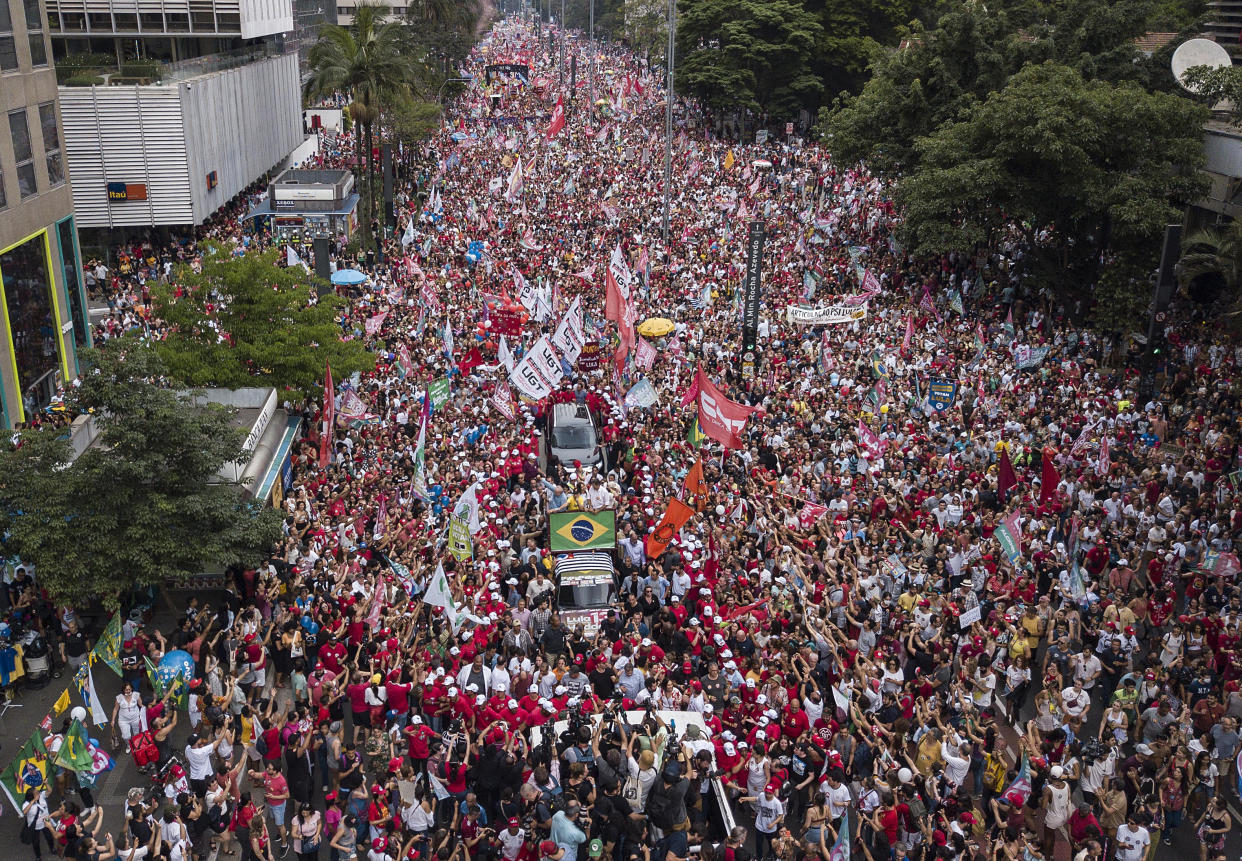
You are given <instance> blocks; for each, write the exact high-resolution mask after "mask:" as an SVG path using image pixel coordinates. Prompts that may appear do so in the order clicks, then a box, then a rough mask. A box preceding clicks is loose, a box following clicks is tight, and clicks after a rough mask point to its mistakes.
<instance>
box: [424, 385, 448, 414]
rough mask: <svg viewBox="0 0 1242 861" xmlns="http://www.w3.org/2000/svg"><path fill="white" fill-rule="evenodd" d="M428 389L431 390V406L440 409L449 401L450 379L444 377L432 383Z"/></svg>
mask: <svg viewBox="0 0 1242 861" xmlns="http://www.w3.org/2000/svg"><path fill="white" fill-rule="evenodd" d="M428 391H430V392H431V406H432V407H433V408H434V409H437V410H438V409H440V407H442V406H444V405H445V404H446V403H448V399H449V379H448V377H442V378H440V379H438V380H436V381H435V382H434V383H432V384H431V386H430V387H429V389H428Z"/></svg>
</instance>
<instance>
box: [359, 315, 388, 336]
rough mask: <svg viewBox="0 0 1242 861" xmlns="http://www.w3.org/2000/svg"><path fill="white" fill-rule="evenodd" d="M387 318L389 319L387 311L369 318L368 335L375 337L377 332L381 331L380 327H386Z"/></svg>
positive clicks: (367, 323) (367, 324)
mask: <svg viewBox="0 0 1242 861" xmlns="http://www.w3.org/2000/svg"><path fill="white" fill-rule="evenodd" d="M387 317H388V312H387V311H385V312H384V313H382V314H376V315H375V316H374V317H368V318H367V322H366V324H365V326H366V331H367V334H368V335H374V334H375V333H376V332H378V331H379V330H380V326H383V325H384V320H385V318H387Z"/></svg>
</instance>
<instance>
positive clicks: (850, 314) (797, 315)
mask: <svg viewBox="0 0 1242 861" xmlns="http://www.w3.org/2000/svg"><path fill="white" fill-rule="evenodd" d="M866 316H867V306H866V305H863V306H862V307H860V308H856V307H853V306H851V305H824V306H821V307H819V308H805V307H803V306H801V305H790V306H789V310H788V311H786V317H787V318H788V320H789V322H790V323H793V324H794V325H797V326H826V325H829V324H831V323H853V322H854V321H856V320H861V319H863V318H864V317H866Z"/></svg>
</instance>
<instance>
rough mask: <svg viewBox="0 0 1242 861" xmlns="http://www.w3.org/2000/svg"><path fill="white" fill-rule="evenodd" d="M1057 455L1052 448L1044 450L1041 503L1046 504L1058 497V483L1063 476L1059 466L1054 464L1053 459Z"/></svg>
mask: <svg viewBox="0 0 1242 861" xmlns="http://www.w3.org/2000/svg"><path fill="white" fill-rule="evenodd" d="M1054 457H1056V452H1055V451H1053V450H1052V449H1051V448H1046V449H1044V450H1043V465H1042V467H1041V468H1040V475H1039V482H1040V483H1039V504H1040V505H1044V504H1046V503H1048V502H1051V501H1052V500H1053V499H1055V498H1056V495H1057V485H1059V484H1060V483H1061V476H1060V475H1059V474H1058V473H1057V468H1056V467H1055V466H1054V465H1053V463H1052V459H1053V458H1054Z"/></svg>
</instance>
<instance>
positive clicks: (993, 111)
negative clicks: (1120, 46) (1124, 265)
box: [898, 62, 1206, 287]
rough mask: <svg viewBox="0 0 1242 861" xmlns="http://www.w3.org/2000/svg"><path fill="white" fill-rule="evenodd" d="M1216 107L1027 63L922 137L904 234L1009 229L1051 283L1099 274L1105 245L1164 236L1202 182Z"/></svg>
mask: <svg viewBox="0 0 1242 861" xmlns="http://www.w3.org/2000/svg"><path fill="white" fill-rule="evenodd" d="M1205 118H1206V112H1205V111H1204V110H1203V108H1201V107H1199V106H1197V105H1195V104H1194V103H1192V102H1190V101H1188V100H1186V99H1183V98H1181V97H1179V96H1174V95H1169V94H1165V93H1149V92H1147V91H1146V90H1144V89H1142V88H1141V87H1139V86H1138V85H1136V84H1131V83H1123V84H1110V83H1107V82H1104V81H1087V80H1084V79H1083V77H1082V76H1081V75H1080V74H1079V73H1078V72H1076V71H1074V70H1073V69H1070V68H1068V67H1065V66H1059V65H1057V64H1055V63H1051V62H1049V63H1045V64H1043V65H1040V66H1028V67H1027V68H1025V69H1023V70H1022V71H1020V72H1018V74H1016V75H1015V76H1014V77H1013V79H1012V80H1011V81H1010V82H1009V83H1008V84H1007V85H1006V86H1005V87H1004V88H1003V89H1001V90H1000V91H998V92H996V93H993V94H992V95H991V96H989V97H988V98H987V99H985V100H984V101H982V102H981V103H979V104H977V105H974V106H973V107H972V108H971V109H970V110H969V111H968V112H967V113H966V114H965V116H964V118H963V119H962V120H961V121H960V122H955V123H949V124H946V125H945V126H943V127H942V128H940V129H938V130H937V131H935V132H934V133H933V134H931V135H929V136H927V137H926V138H923V139H921V140H920V141H919V142H918V143H917V155H918V159H917V166H916V167H915V169H914V170H913V172H912V173H911V174H910V175H909V176H908V177H906V178H905V179H904V180H903V181H902V182H901V183H900V185H899V187H898V200H899V202H900V203H901V204H902V205H903V206H904V207H905V209H906V213H907V215H906V220H905V224H904V226H903V231H904V237H903V238H904V241H905V243H906V244H907V246H908V247H909V248H911V249H912V250H913V251H915V252H916V253H940V252H944V251H947V250H951V249H956V250H961V251H966V250H969V249H971V248H973V247H974V246H975V245H976V244H977V243H981V242H985V241H987V240H988V239H989V238H991V237H993V236H994V235H996V234H997V232H998V231H1010V232H1013V233H1014V234H1015V235H1017V236H1019V237H1021V239H1022V240H1023V244H1024V247H1025V248H1026V249H1027V254H1028V255H1029V256H1030V257H1031V259H1032V260H1033V262H1034V263H1035V264H1036V265H1037V266H1038V267H1039V268H1040V269H1041V270H1042V273H1041V274H1042V275H1043V276H1044V277H1045V278H1046V279H1047V281H1048V282H1049V283H1052V284H1055V285H1059V286H1062V287H1066V286H1069V285H1071V284H1078V285H1087V284H1091V283H1093V281H1094V278H1093V277H1092V276H1093V275H1094V264H1095V261H1098V260H1099V259H1100V256H1101V254H1102V253H1104V252H1107V251H1110V250H1113V249H1116V248H1118V247H1123V248H1124V247H1125V246H1126V245H1127V244H1128V243H1129V244H1134V243H1141V242H1147V241H1149V240H1151V239H1152V238H1153V237H1155V236H1158V235H1159V232H1160V230H1161V229H1162V227H1163V226H1164V225H1165V224H1166V223H1168V222H1169V221H1173V220H1176V219H1177V218H1178V217H1179V216H1180V209H1179V206H1181V205H1184V203H1185V202H1186V201H1187V200H1190V199H1193V198H1194V197H1195V196H1196V195H1197V194H1199V193H1201V192H1202V190H1203V179H1202V177H1201V175H1200V174H1199V173H1198V171H1196V170H1195V168H1196V167H1198V165H1199V164H1200V162H1201V161H1202V158H1203V156H1202V144H1201V140H1200V131H1199V129H1200V127H1201V126H1202V123H1203V121H1204V119H1205Z"/></svg>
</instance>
